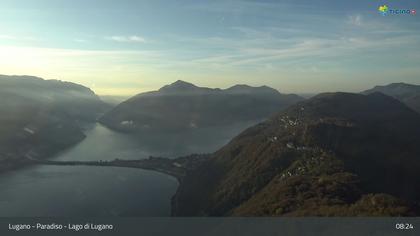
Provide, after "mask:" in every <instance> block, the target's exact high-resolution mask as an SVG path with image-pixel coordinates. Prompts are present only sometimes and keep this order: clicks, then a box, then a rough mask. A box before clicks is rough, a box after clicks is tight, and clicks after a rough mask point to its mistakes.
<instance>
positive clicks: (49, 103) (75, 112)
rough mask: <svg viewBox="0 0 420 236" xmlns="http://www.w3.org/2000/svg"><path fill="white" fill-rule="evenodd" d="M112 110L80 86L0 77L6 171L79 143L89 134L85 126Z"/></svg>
mask: <svg viewBox="0 0 420 236" xmlns="http://www.w3.org/2000/svg"><path fill="white" fill-rule="evenodd" d="M106 109H108V105H107V104H105V103H103V102H102V101H101V100H100V99H99V98H98V96H96V95H95V94H94V93H93V92H92V91H91V90H90V89H89V88H86V87H84V86H81V85H78V84H74V83H69V82H62V81H58V80H43V79H41V78H37V77H32V76H6V75H0V114H1V116H0V171H1V170H6V169H9V168H11V167H14V166H19V165H20V164H23V163H24V162H25V160H26V159H27V158H28V157H32V158H46V157H49V156H50V155H51V154H53V153H55V152H57V151H61V150H63V149H64V148H66V147H68V146H70V145H73V144H75V143H77V142H78V141H80V140H82V139H83V138H84V134H83V126H84V125H86V124H88V123H91V122H94V121H95V120H96V118H97V117H98V116H99V115H100V114H101V113H104V112H105V110H106Z"/></svg>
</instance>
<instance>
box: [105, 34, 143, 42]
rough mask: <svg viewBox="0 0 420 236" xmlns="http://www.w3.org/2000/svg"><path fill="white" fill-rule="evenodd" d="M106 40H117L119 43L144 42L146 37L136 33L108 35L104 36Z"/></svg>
mask: <svg viewBox="0 0 420 236" xmlns="http://www.w3.org/2000/svg"><path fill="white" fill-rule="evenodd" d="M105 39H107V40H111V41H115V42H119V43H146V39H145V38H143V37H140V36H137V35H132V36H108V37H105Z"/></svg>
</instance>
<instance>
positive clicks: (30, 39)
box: [0, 34, 39, 41]
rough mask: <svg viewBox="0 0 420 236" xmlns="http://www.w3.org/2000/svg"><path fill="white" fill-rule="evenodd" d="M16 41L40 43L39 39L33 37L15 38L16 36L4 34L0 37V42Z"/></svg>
mask: <svg viewBox="0 0 420 236" xmlns="http://www.w3.org/2000/svg"><path fill="white" fill-rule="evenodd" d="M1 39H4V40H16V41H38V40H39V39H38V38H35V37H32V36H15V35H7V34H3V35H0V40H1Z"/></svg>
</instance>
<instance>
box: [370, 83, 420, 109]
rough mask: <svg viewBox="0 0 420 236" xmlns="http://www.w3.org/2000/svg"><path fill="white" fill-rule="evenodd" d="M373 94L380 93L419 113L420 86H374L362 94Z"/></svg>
mask: <svg viewBox="0 0 420 236" xmlns="http://www.w3.org/2000/svg"><path fill="white" fill-rule="evenodd" d="M374 92H381V93H383V94H386V95H388V96H391V97H394V98H396V99H398V100H400V101H401V102H403V103H404V104H406V105H407V106H408V107H410V108H411V109H413V110H415V111H417V112H419V113H420V85H412V84H406V83H393V84H389V85H385V86H376V87H374V88H372V89H369V90H366V91H364V92H362V93H363V94H370V93H374Z"/></svg>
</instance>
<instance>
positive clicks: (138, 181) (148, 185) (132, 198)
mask: <svg viewBox="0 0 420 236" xmlns="http://www.w3.org/2000/svg"><path fill="white" fill-rule="evenodd" d="M249 125H251V122H250V123H241V124H237V125H234V126H229V127H212V128H206V129H194V130H191V131H189V132H185V133H169V134H168V133H151V132H150V133H142V134H138V135H135V136H133V135H128V134H123V133H118V132H114V131H112V130H109V129H108V128H106V127H104V126H102V125H100V124H95V125H94V126H93V127H91V128H89V129H88V130H87V131H86V132H85V133H86V136H87V137H86V138H85V139H84V140H83V141H82V142H80V143H78V144H77V145H75V146H74V147H72V148H70V149H68V150H65V151H62V152H61V153H59V154H58V155H56V156H55V157H52V158H51V159H54V160H59V161H69V160H81V161H91V160H113V159H115V158H119V159H142V158H147V157H149V156H162V157H169V158H175V157H178V156H183V155H188V154H191V153H209V152H213V151H216V150H217V149H218V148H220V147H221V146H223V145H224V144H226V143H227V142H228V141H229V140H230V139H231V138H232V137H234V136H235V135H236V134H238V133H239V132H240V131H242V130H243V129H244V128H246V127H247V126H249ZM177 187H178V182H177V180H176V179H175V178H173V177H171V176H168V175H165V174H161V173H157V172H153V171H147V170H141V169H133V168H121V167H97V166H91V167H90V166H48V165H45V166H44V165H36V166H29V167H25V168H21V169H18V170H15V171H10V172H6V173H3V174H1V175H0V216H9V217H11V216H27V217H33V216H169V215H170V199H171V197H172V196H173V194H174V193H175V191H176V189H177Z"/></svg>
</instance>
